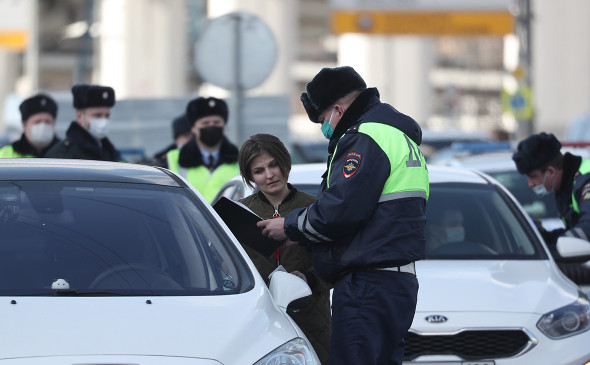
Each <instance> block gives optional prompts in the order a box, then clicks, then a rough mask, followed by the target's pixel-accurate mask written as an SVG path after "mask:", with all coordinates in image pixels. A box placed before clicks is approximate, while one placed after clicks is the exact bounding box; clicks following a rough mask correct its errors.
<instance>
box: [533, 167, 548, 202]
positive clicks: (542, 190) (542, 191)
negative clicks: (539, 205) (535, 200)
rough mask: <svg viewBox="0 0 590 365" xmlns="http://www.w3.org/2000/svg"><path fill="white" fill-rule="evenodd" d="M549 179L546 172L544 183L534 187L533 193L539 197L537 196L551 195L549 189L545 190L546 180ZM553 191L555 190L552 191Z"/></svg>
mask: <svg viewBox="0 0 590 365" xmlns="http://www.w3.org/2000/svg"><path fill="white" fill-rule="evenodd" d="M546 178H547V175H546V174H545V172H543V182H542V183H540V184H539V185H537V186H533V187H532V189H533V192H534V193H535V194H536V195H537V196H545V195H548V194H549V193H550V191H548V190H547V188H545V179H546ZM551 190H553V189H551Z"/></svg>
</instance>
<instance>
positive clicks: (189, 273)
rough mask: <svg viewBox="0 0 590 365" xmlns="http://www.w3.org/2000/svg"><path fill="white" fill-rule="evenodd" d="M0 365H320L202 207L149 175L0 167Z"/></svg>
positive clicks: (288, 288) (283, 303)
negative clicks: (0, 320) (1, 299)
mask: <svg viewBox="0 0 590 365" xmlns="http://www.w3.org/2000/svg"><path fill="white" fill-rule="evenodd" d="M0 232H1V233H0V261H1V263H0V277H1V278H2V281H1V282H0V296H1V297H2V298H3V301H4V305H3V306H2V308H1V309H0V317H1V318H2V326H1V327H0V328H1V329H0V343H2V346H0V364H27V365H37V364H39V365H41V364H43V365H45V364H142V365H149V364H158V365H160V364H178V365H185V364H186V365H188V364H191V365H192V364H195V365H197V364H202V365H205V364H207V365H214V364H215V365H220V364H236V365H238V364H239V365H242V364H257V365H275V364H291V365H295V364H301V365H303V364H319V360H318V359H317V356H316V354H315V353H314V351H313V349H312V348H311V345H310V344H309V342H308V340H307V339H306V338H305V336H304V335H303V333H302V332H301V330H300V329H299V328H298V327H297V326H296V325H295V324H294V322H293V321H292V320H291V319H290V317H289V316H288V314H287V313H286V311H287V308H289V309H294V310H296V309H297V308H301V306H304V305H305V304H306V303H305V302H306V301H307V300H308V299H309V298H310V295H311V290H310V289H309V286H308V285H307V284H306V283H305V282H304V281H303V280H301V279H299V278H298V277H296V276H294V275H291V274H287V273H284V272H277V273H275V274H273V276H272V279H271V284H270V288H267V286H266V284H265V282H264V281H263V279H262V278H261V277H260V275H259V274H258V272H257V271H256V268H255V267H254V265H253V264H252V262H251V261H250V260H249V258H248V256H247V255H246V253H245V252H244V251H243V249H242V248H241V246H240V244H239V243H238V242H237V241H236V239H235V237H234V236H233V235H232V234H231V232H230V231H229V230H228V228H227V226H226V225H225V224H224V223H223V221H222V220H221V219H220V218H219V216H218V215H217V214H216V213H215V212H214V210H213V209H212V207H211V205H210V204H208V203H207V201H206V200H204V199H203V198H202V196H200V195H199V193H198V192H197V191H196V190H195V189H194V188H192V186H191V185H190V184H188V183H187V182H186V181H185V180H184V179H182V178H181V177H179V176H178V175H176V174H174V173H172V172H170V171H168V170H166V169H161V168H153V167H147V166H143V165H134V164H123V163H110V162H99V161H84V160H50V159H1V160H0Z"/></svg>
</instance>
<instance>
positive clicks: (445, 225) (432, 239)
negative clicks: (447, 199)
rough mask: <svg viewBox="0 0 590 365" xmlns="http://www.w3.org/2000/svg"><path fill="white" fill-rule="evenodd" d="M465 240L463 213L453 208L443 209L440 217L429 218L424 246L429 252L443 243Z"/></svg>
mask: <svg viewBox="0 0 590 365" xmlns="http://www.w3.org/2000/svg"><path fill="white" fill-rule="evenodd" d="M464 240H465V228H464V226H463V213H462V212H461V211H460V210H458V209H454V208H445V209H443V210H442V212H441V214H440V215H434V216H431V217H430V218H429V224H428V230H427V238H426V245H427V248H428V250H429V251H433V250H436V249H437V248H439V247H441V246H442V245H444V244H445V243H452V242H462V241H464Z"/></svg>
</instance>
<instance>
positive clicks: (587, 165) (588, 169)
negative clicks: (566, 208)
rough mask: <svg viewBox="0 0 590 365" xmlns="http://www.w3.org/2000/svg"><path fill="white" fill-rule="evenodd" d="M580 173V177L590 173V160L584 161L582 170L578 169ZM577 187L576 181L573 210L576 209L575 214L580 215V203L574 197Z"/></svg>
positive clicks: (573, 191)
mask: <svg viewBox="0 0 590 365" xmlns="http://www.w3.org/2000/svg"><path fill="white" fill-rule="evenodd" d="M578 171H579V172H580V175H586V174H587V173H590V160H582V163H581V164H580V168H579V169H578ZM575 187H576V179H574V182H573V188H572V208H573V209H574V212H576V213H580V207H579V206H578V202H577V201H576V197H575V196H574V194H575V192H576V190H575Z"/></svg>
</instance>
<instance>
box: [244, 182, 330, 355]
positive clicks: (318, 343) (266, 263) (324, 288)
mask: <svg viewBox="0 0 590 365" xmlns="http://www.w3.org/2000/svg"><path fill="white" fill-rule="evenodd" d="M289 188H290V190H291V192H290V193H289V195H287V197H286V198H285V200H283V202H282V203H281V204H279V206H278V209H277V211H276V212H275V208H274V207H273V205H272V204H271V203H270V202H269V201H268V199H266V197H265V196H264V194H263V193H262V192H260V191H259V192H257V193H254V194H252V195H250V196H248V197H246V198H244V199H241V200H240V202H241V203H243V204H244V205H245V206H247V207H248V208H250V209H251V210H252V211H253V212H254V213H256V214H258V215H259V216H260V217H261V218H263V219H270V218H273V216H275V214H278V215H280V216H283V217H284V216H285V215H287V214H288V213H289V212H290V211H292V210H293V209H296V208H301V207H307V206H308V205H310V204H311V203H313V201H314V200H315V197H314V196H313V195H310V194H307V193H304V192H302V191H298V190H297V189H295V188H294V187H293V186H291V185H290V184H289ZM242 247H243V248H244V249H245V250H246V253H248V256H249V257H250V259H251V260H252V262H253V263H254V265H255V266H256V269H258V272H259V273H260V275H262V277H263V279H264V280H265V281H266V283H267V284H268V282H269V280H268V276H269V275H270V273H272V272H273V270H275V269H276V268H277V267H278V265H279V264H280V265H283V267H284V268H285V270H287V271H288V272H292V271H300V272H302V273H303V274H304V275H305V278H306V279H307V283H308V285H309V287H310V288H311V291H312V293H313V294H312V295H313V304H312V305H311V307H309V308H307V309H304V310H301V311H299V312H297V313H291V312H289V315H290V316H291V317H292V318H293V320H294V321H295V323H297V325H298V326H299V327H300V328H301V330H302V331H303V333H305V336H307V338H308V339H309V341H310V342H311V345H312V346H313V348H314V350H315V351H316V353H317V355H318V356H319V358H320V360H321V362H322V364H327V363H328V356H329V351H330V337H331V335H332V315H331V309H330V289H331V288H332V286H331V285H330V284H328V283H326V282H325V281H323V280H321V279H320V278H319V277H318V276H317V274H316V272H315V270H314V269H313V265H312V258H311V253H310V252H309V251H308V250H307V249H306V247H304V246H300V245H292V246H287V247H281V248H280V249H279V252H278V255H279V259H278V260H277V258H276V257H275V256H274V255H271V256H270V257H265V256H262V255H261V254H259V253H258V252H256V251H255V250H252V249H250V248H249V247H248V246H246V245H243V246H242Z"/></svg>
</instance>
